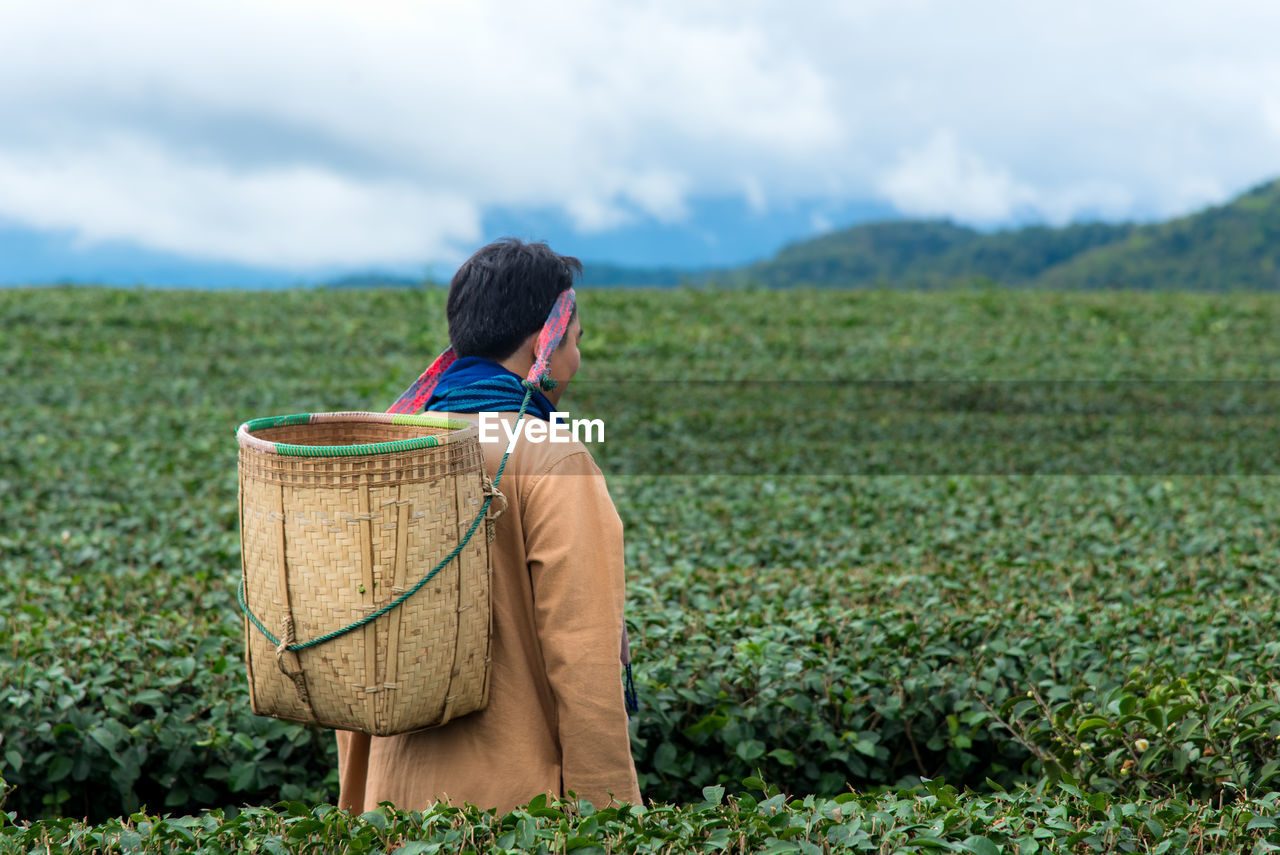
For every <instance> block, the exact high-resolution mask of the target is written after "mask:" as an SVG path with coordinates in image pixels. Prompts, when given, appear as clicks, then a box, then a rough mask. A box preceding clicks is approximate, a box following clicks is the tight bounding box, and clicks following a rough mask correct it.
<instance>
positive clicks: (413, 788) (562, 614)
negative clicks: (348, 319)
mask: <svg viewBox="0 0 1280 855" xmlns="http://www.w3.org/2000/svg"><path fill="white" fill-rule="evenodd" d="M581 272H582V265H581V262H579V261H578V260H577V259H575V258H572V257H570V256H563V255H559V254H557V253H555V252H553V251H552V250H551V248H550V247H548V246H547V245H546V244H545V243H525V242H522V241H519V240H515V239H504V240H500V241H497V242H495V243H492V244H489V245H488V246H485V247H482V248H481V249H479V250H478V251H477V252H476V253H475V254H474V255H472V256H471V258H470V259H468V260H467V261H466V262H465V263H464V264H463V265H462V266H461V267H460V268H459V269H458V272H457V273H456V274H455V275H454V277H453V280H452V282H451V283H450V286H449V296H448V301H447V305H446V312H447V315H448V321H449V339H450V343H451V348H450V351H446V353H445V354H442V355H441V360H437V363H438V364H439V363H441V362H442V361H444V362H445V363H447V367H446V368H444V370H443V372H442V373H441V372H440V371H439V370H438V366H436V367H433V369H428V371H427V372H424V374H423V378H428V377H429V376H430V377H432V380H431V383H432V384H434V386H433V387H432V386H431V384H428V387H429V388H430V397H429V398H427V402H426V407H427V410H428V411H430V412H437V413H447V414H451V415H455V416H458V417H461V418H469V419H470V420H472V421H476V420H477V419H476V416H475V415H473V414H474V413H477V412H482V411H483V412H492V413H493V415H492V416H488V418H499V419H501V420H502V421H504V422H505V423H506V424H507V425H508V426H510V427H514V425H515V421H516V418H517V411H518V410H519V409H520V406H521V404H522V403H523V398H524V396H525V393H526V392H530V394H529V395H528V398H529V401H528V405H527V411H526V413H525V415H524V419H525V420H526V421H527V420H529V419H532V418H537V419H542V420H549V419H550V418H551V412H552V411H553V410H554V408H555V407H556V406H558V405H559V403H560V401H561V399H562V396H563V394H564V391H565V388H566V387H567V386H568V385H569V381H570V380H571V379H572V378H573V376H574V375H575V374H576V373H577V371H578V367H579V364H580V361H581V355H580V352H579V349H578V341H579V339H580V337H581V336H582V334H583V332H582V325H581V318H580V316H579V313H578V311H577V307H576V303H574V302H573V299H572V298H573V294H574V292H573V290H572V286H573V282H574V277H575V275H581ZM569 306H572V314H571V315H570V319H569V321H568V324H567V329H564V332H563V338H562V339H561V340H560V342H559V344H558V346H555V347H554V350H550V352H549V354H547V353H544V354H542V356H543V363H542V366H544V368H545V370H544V371H543V376H542V379H543V381H544V382H543V383H542V384H541V388H538V389H533V390H530V389H529V387H522V386H521V383H520V380H521V378H524V377H526V376H528V375H529V373H530V371H531V370H532V369H533V368H534V367H535V363H537V362H538V357H539V353H538V344H539V340H540V338H545V336H542V335H540V333H542V332H543V330H544V322H546V324H547V327H550V326H551V322H550V321H549V320H548V314H549V313H551V312H553V311H554V310H555V309H557V308H560V309H566V308H568V307H569ZM563 326H564V325H563V323H562V327H563ZM548 350H549V348H548ZM449 360H452V361H449ZM437 375H438V377H437ZM423 378H420V379H419V383H418V384H415V386H414V387H411V388H410V390H408V391H407V392H406V393H405V395H404V396H402V398H401V401H400V402H397V405H401V406H403V405H404V403H405V402H406V401H409V402H411V403H410V404H409V405H410V406H416V399H414V398H413V395H414V394H417V395H419V396H420V397H421V396H423V395H425V394H426V391H425V390H422V391H419V386H420V384H422V383H423ZM495 390H497V391H495ZM504 390H506V391H505V392H504ZM392 411H393V412H394V411H397V410H396V408H395V407H393V408H392ZM497 433H498V434H499V435H500V437H501V441H498V442H482V443H481V449H482V452H483V455H484V460H485V467H486V470H487V472H488V474H489V477H490V478H493V477H495V475H496V474H497V470H498V466H499V464H500V463H501V460H502V456H503V452H504V451H506V450H507V445H508V440H507V434H506V433H505V432H503V431H498V432H497ZM527 437H528V435H527V434H524V433H523V430H522V431H521V436H520V438H519V439H518V440H517V441H516V442H515V444H514V446H513V447H512V450H511V453H510V456H509V459H508V460H507V464H506V467H505V469H504V470H503V475H502V478H501V481H500V482H499V485H498V489H499V490H500V491H501V493H502V494H503V496H504V497H505V499H506V510H505V512H503V513H502V515H501V516H499V517H498V519H497V523H496V526H495V529H496V533H495V536H494V541H493V543H492V545H491V547H490V554H491V556H492V564H493V575H492V580H491V598H492V630H491V637H490V657H491V662H490V675H489V698H488V704H487V706H486V707H485V708H484V709H482V710H479V711H477V712H473V713H471V714H469V715H465V716H462V717H459V718H457V719H454V720H453V721H449V722H447V723H446V724H444V725H442V726H440V727H437V728H434V729H431V730H425V731H419V732H417V733H410V734H402V735H396V736H386V737H371V736H368V735H365V734H358V733H352V732H347V731H337V734H336V735H337V742H338V774H339V782H340V794H339V806H340V807H342V808H344V809H347V810H351V811H355V812H362V811H365V810H370V809H372V808H374V807H376V806H377V805H378V804H379V803H380V802H383V801H390V802H392V803H393V804H395V805H396V807H399V808H402V809H406V810H413V809H418V810H420V809H423V808H425V807H426V806H427V805H428V804H431V803H433V802H437V801H444V802H448V803H451V804H459V805H460V804H463V803H470V804H474V805H477V806H479V807H481V808H496V809H498V810H499V811H503V812H505V811H507V810H510V809H512V808H514V807H517V806H519V805H524V804H527V803H528V802H529V801H530V799H532V798H533V797H534V796H536V795H538V794H540V793H546V794H548V795H550V796H559V797H565V796H567V795H568V794H569V793H570V792H573V793H575V794H576V796H577V797H578V798H584V799H587V800H588V801H590V802H591V803H592V804H594V805H595V806H596V807H597V808H602V807H604V806H606V805H608V804H611V803H617V802H630V803H638V802H639V801H640V798H641V796H640V791H639V787H638V784H637V778H636V770H635V765H634V763H633V761H632V757H631V744H630V737H629V733H628V730H627V722H628V708H627V703H626V689H625V688H624V685H623V678H622V673H623V667H622V663H623V662H629V661H630V659H629V651H628V650H627V641H626V627H625V623H624V621H623V601H624V594H625V591H624V579H623V530H622V522H621V520H620V519H619V517H618V514H617V511H616V509H615V508H614V505H613V502H612V500H611V499H610V497H609V492H608V489H607V487H606V484H605V480H604V476H603V475H602V474H601V472H600V469H599V468H598V467H597V466H596V464H595V461H594V460H593V459H592V456H591V453H590V451H589V450H588V449H587V447H586V446H585V445H583V444H582V443H580V442H568V443H559V442H556V443H552V442H530V441H528V438H527ZM628 673H629V668H628Z"/></svg>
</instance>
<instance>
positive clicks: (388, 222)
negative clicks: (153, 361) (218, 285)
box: [0, 139, 480, 269]
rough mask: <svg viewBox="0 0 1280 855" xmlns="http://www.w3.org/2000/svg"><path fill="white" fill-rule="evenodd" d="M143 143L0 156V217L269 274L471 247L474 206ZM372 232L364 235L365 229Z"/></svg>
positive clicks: (475, 229)
mask: <svg viewBox="0 0 1280 855" xmlns="http://www.w3.org/2000/svg"><path fill="white" fill-rule="evenodd" d="M171 154H172V153H171V152H168V151H166V150H163V149H157V148H154V147H152V146H151V145H149V144H148V143H147V142H145V141H138V140H130V139H106V140H98V141H96V144H95V145H94V146H93V147H92V148H89V149H74V150H70V151H60V152H40V153H38V154H37V153H34V152H26V153H23V154H20V155H15V154H13V153H4V154H0V216H3V217H8V218H10V219H14V220H22V221H25V222H27V223H29V224H31V225H34V226H37V227H41V228H47V229H59V230H64V229H70V230H74V231H76V232H77V233H78V234H79V236H80V239H81V240H82V241H84V242H90V243H92V242H98V241H110V240H122V241H134V242H137V243H140V244H143V245H145V246H148V247H152V248H155V249H160V250H167V251H171V252H176V253H181V254H187V255H191V256H195V257H206V258H217V259H234V260H236V261H240V262H245V263H249V264H255V265H261V266H265V267H278V268H286V269H287V268H295V267H297V268H306V267H314V266H324V265H344V266H352V265H361V264H368V263H372V262H377V261H382V262H387V263H393V264H394V263H401V264H412V263H415V262H421V261H422V260H423V259H424V258H432V257H439V256H440V255H442V254H446V253H447V252H448V251H449V243H450V242H451V241H469V240H475V238H476V237H477V236H478V235H479V233H480V215H479V211H478V209H477V208H476V206H475V205H474V204H472V203H471V202H469V201H467V200H466V199H464V198H461V197H457V196H449V195H447V194H431V193H426V192H423V191H422V190H421V189H419V188H416V187H413V186H410V185H405V184H397V183H393V182H381V181H358V182H356V181H352V180H350V178H349V177H347V176H343V175H339V174H336V173H333V172H329V171H326V170H323V169H319V168H315V167H309V166H283V167H279V168H275V169H264V170H256V169H255V170H241V171H231V170H229V169H227V168H226V167H225V166H222V165H219V164H216V163H215V164H210V163H200V162H193V161H192V160H191V159H190V158H186V159H175V158H174V157H172V156H171ZM370 224H374V225H375V227H374V228H370V227H369V225H370Z"/></svg>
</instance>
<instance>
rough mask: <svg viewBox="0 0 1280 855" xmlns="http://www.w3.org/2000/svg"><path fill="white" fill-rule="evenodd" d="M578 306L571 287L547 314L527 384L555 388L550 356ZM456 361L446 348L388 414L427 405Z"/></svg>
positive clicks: (455, 354)
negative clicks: (549, 369) (443, 375)
mask: <svg viewBox="0 0 1280 855" xmlns="http://www.w3.org/2000/svg"><path fill="white" fill-rule="evenodd" d="M576 305H577V295H576V294H574V291H573V289H572V288H570V289H569V290H567V291H562V292H561V294H560V296H559V297H557V298H556V302H555V305H554V306H552V307H551V312H550V314H548V315H547V321H546V323H544V324H543V325H542V332H540V333H538V350H537V356H536V357H535V359H534V361H533V367H532V368H530V369H529V375H528V376H527V377H526V378H525V382H526V383H530V384H532V385H534V386H536V387H537V388H539V389H543V390H547V389H554V388H555V385H556V383H555V380H553V379H551V375H550V374H548V373H547V365H548V363H550V361H551V354H553V353H555V350H556V348H557V347H559V346H560V342H561V341H562V340H563V339H564V334H565V332H566V331H567V330H568V329H569V320H570V319H571V318H572V317H573V309H574V306H576ZM457 358H458V354H457V353H455V352H454V350H453V348H452V347H446V348H445V349H444V352H442V353H441V354H440V355H439V356H437V357H436V360H435V362H432V363H431V365H430V367H429V368H427V370H426V371H423V372H422V375H421V376H420V377H418V379H417V380H415V381H413V385H412V386H410V387H409V388H408V389H405V390H404V392H403V393H402V394H401V395H400V397H399V398H396V402H395V403H394V404H392V405H391V406H390V407H388V408H387V412H388V413H416V412H420V411H421V410H422V408H423V407H425V406H426V405H427V401H428V400H429V399H430V398H431V393H432V392H434V391H435V388H436V384H438V383H439V382H440V375H442V374H444V372H445V369H447V368H448V367H449V366H450V365H452V364H453V363H454V360H456V359H457Z"/></svg>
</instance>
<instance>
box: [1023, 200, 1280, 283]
mask: <svg viewBox="0 0 1280 855" xmlns="http://www.w3.org/2000/svg"><path fill="white" fill-rule="evenodd" d="M1036 284H1038V285H1041V286H1043V287H1047V288H1143V289H1148V290H1163V289H1175V290H1206V291H1235V290H1251V291H1258V290H1266V291H1274V290H1278V289H1280V180H1276V181H1271V182H1268V183H1266V184H1263V185H1260V186H1258V187H1255V188H1254V189H1252V190H1250V191H1249V192H1247V193H1245V194H1244V195H1242V196H1239V197H1237V198H1236V199H1234V200H1233V201H1231V202H1229V203H1227V204H1225V205H1220V206H1217V207H1213V208H1209V209H1207V210H1204V211H1201V212H1199V213H1197V214H1192V215H1191V216H1187V217H1180V218H1178V219H1176V220H1169V221H1168V222H1163V223H1157V224H1154V225H1149V226H1142V227H1140V228H1135V229H1133V230H1132V231H1131V233H1130V234H1129V235H1128V236H1127V237H1126V238H1125V239H1124V240H1121V241H1116V242H1114V243H1111V244H1108V245H1106V246H1102V247H1098V248H1096V249H1093V250H1091V251H1089V252H1084V253H1081V254H1079V255H1078V256H1076V257H1074V258H1072V259H1070V260H1069V261H1068V262H1066V263H1064V264H1061V265H1058V266H1056V267H1053V268H1051V269H1049V270H1046V271H1045V272H1044V273H1043V274H1042V275H1041V276H1040V277H1039V279H1038V281H1037V283H1036Z"/></svg>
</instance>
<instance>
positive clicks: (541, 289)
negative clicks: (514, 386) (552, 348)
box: [445, 238, 582, 362]
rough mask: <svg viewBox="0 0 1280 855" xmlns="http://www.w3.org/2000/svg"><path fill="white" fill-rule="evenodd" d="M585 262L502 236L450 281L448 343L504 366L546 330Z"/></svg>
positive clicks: (464, 353) (462, 353) (465, 353)
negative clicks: (523, 345)
mask: <svg viewBox="0 0 1280 855" xmlns="http://www.w3.org/2000/svg"><path fill="white" fill-rule="evenodd" d="M575 275H578V276H580V275H582V262H581V261H579V260H578V259H576V258H573V257H572V256H568V255H560V254H559V253H557V252H553V251H552V249H551V247H549V246H547V245H546V244H545V243H542V242H538V243H525V242H524V241H521V240H519V239H517V238H502V239H501V240H496V241H494V242H493V243H491V244H488V245H487V246H482V247H480V249H478V250H476V252H475V254H474V255H472V256H471V257H470V258H468V259H467V260H466V261H464V262H463V263H462V266H461V267H459V268H458V272H457V273H455V274H453V281H452V282H450V283H449V300H448V303H447V305H446V309H445V310H446V313H447V314H448V317H449V343H450V344H452V345H453V349H454V351H456V352H457V354H458V356H482V357H484V358H486V359H492V360H494V361H496V362H500V361H502V360H503V359H506V358H507V357H508V356H510V355H511V354H513V353H515V351H516V348H518V347H519V346H520V343H521V342H522V341H524V340H525V339H526V338H528V336H529V335H530V334H532V333H536V332H538V331H539V330H541V329H542V325H543V324H544V323H545V322H546V320H547V315H548V313H550V311H551V307H552V306H554V305H555V302H556V298H558V297H559V296H560V294H561V293H563V292H564V291H567V290H569V289H570V288H572V287H573V279H574V276H575Z"/></svg>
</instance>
